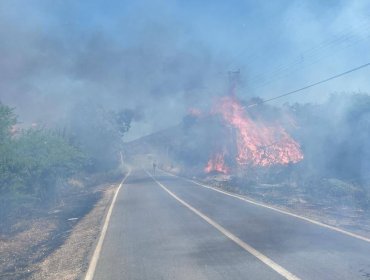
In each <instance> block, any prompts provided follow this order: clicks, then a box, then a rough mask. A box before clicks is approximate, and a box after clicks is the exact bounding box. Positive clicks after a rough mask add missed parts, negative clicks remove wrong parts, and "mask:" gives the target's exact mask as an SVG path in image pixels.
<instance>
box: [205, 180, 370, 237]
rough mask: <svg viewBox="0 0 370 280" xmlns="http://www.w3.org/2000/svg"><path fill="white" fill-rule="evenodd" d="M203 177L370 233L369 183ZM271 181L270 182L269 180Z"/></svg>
mask: <svg viewBox="0 0 370 280" xmlns="http://www.w3.org/2000/svg"><path fill="white" fill-rule="evenodd" d="M199 179H200V180H201V181H203V182H205V183H207V184H211V185H213V186H214V187H217V188H220V189H223V190H226V191H229V192H233V193H237V194H241V195H246V196H248V197H249V198H251V199H254V200H255V201H260V202H263V203H265V204H268V205H273V206H275V207H278V208H283V209H287V210H289V211H293V212H295V213H297V214H301V215H303V216H308V217H311V218H313V219H316V220H319V221H321V222H324V223H327V224H330V225H333V226H339V227H342V228H345V229H347V230H351V231H355V232H358V233H360V234H363V235H366V236H370V193H369V191H368V190H369V186H368V185H367V184H366V185H359V184H353V183H349V182H344V181H341V180H339V179H334V178H329V179H328V178H310V179H307V180H290V181H280V182H279V181H277V182H276V181H274V183H272V182H271V181H270V180H265V182H263V181H264V180H253V179H252V180H251V179H249V178H248V177H244V176H222V175H220V174H210V175H209V176H206V177H199ZM266 181H270V182H266Z"/></svg>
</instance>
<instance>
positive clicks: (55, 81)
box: [0, 0, 370, 139]
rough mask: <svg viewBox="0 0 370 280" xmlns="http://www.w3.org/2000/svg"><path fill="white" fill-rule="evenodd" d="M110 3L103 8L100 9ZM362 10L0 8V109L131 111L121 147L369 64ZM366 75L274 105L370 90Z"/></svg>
mask: <svg viewBox="0 0 370 280" xmlns="http://www.w3.org/2000/svg"><path fill="white" fill-rule="evenodd" d="M107 2H109V3H107ZM369 46H370V2H369V1H367V0H359V1H329V0H327V1H319V0H317V1H315V0H311V1H308V0H307V1H284V0H281V1H193V0H190V1H189V0H188V1H156V0H151V1H149V0H147V1H96V0H95V1H94V0H89V1H76V0H72V1H68V0H63V1H62V0H60V1H59V0H49V1H45V0H44V1H41V0H40V1H34V0H24V1H18V0H2V1H0V51H1V57H0V100H1V101H2V102H4V103H6V104H10V105H12V106H16V107H17V113H18V114H19V115H20V117H21V119H22V120H23V121H29V122H32V121H38V122H40V121H41V122H43V121H44V122H50V121H58V120H59V119H61V118H63V117H65V116H66V115H68V113H69V110H71V108H73V106H74V104H76V103H79V102H95V103H98V104H102V105H103V106H104V107H106V108H112V109H121V108H135V109H137V110H140V111H142V114H143V115H144V118H143V120H142V121H141V122H139V123H136V124H134V125H133V129H132V131H131V132H130V134H129V135H128V137H127V139H133V138H135V137H138V136H141V135H144V134H147V133H149V132H151V131H155V130H158V129H162V128H165V127H167V126H169V125H173V124H176V123H177V122H178V121H179V120H181V118H182V116H183V115H184V113H185V112H186V111H187V109H188V108H189V107H197V106H199V107H204V106H206V105H207V104H209V103H211V102H212V100H214V99H215V97H216V96H218V95H221V94H224V93H225V91H226V87H227V71H229V70H236V69H240V70H241V79H242V84H241V86H240V89H239V91H238V95H239V96H240V97H242V98H248V97H251V96H260V97H262V98H267V97H271V96H275V95H279V94H281V93H284V92H287V91H290V90H294V89H296V88H299V87H302V86H305V85H306V84H309V83H311V82H316V81H318V80H320V79H324V78H327V77H329V76H331V75H334V74H337V73H340V72H343V71H345V70H348V69H350V68H353V67H356V66H358V65H360V64H363V63H366V62H370V52H369V50H370V48H369ZM369 74H370V68H369V69H363V70H361V71H359V72H356V73H353V74H351V75H349V76H347V77H346V78H342V79H339V80H336V81H332V82H330V83H327V84H325V85H322V86H319V87H315V88H313V89H311V90H308V91H305V92H304V93H302V94H300V95H296V96H292V97H290V98H289V99H284V100H281V101H280V102H286V101H290V102H296V101H297V102H306V101H310V102H321V101H323V100H325V98H326V97H327V96H328V95H329V94H330V93H331V92H342V91H348V92H351V91H365V92H370V86H369V78H368V77H369Z"/></svg>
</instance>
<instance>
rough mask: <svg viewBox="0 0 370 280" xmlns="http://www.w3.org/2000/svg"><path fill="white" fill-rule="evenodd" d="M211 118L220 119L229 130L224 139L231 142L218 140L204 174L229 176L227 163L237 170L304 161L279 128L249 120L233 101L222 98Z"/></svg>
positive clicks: (291, 140) (296, 143)
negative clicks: (211, 173)
mask: <svg viewBox="0 0 370 280" xmlns="http://www.w3.org/2000/svg"><path fill="white" fill-rule="evenodd" d="M212 114H213V115H219V116H221V119H222V122H223V124H224V125H225V126H226V127H228V128H229V129H228V130H227V131H228V132H229V135H228V137H227V138H229V139H232V141H223V140H219V141H220V142H221V144H220V146H221V149H220V148H219V149H218V150H216V151H214V152H213V154H212V155H211V157H210V159H209V161H208V163H207V165H206V167H205V169H204V171H205V172H206V173H209V172H212V171H216V172H220V173H228V172H229V170H230V168H229V167H228V166H227V163H229V164H231V165H237V166H239V167H247V166H260V167H271V166H275V165H287V164H289V163H297V162H299V161H301V160H302V159H303V154H302V151H301V149H300V145H299V144H298V142H296V141H295V140H294V139H293V138H292V137H291V136H290V135H289V134H288V133H287V131H286V130H285V129H284V128H283V127H282V126H281V125H279V124H278V123H269V124H268V123H266V122H265V121H263V120H259V119H252V117H251V116H250V114H249V113H248V112H247V111H246V109H245V107H243V106H242V104H241V102H240V101H239V100H238V99H237V98H236V97H233V96H226V97H223V98H221V99H220V100H219V102H218V103H217V105H216V107H215V108H214V109H213V111H212ZM234 146H236V149H235V148H234Z"/></svg>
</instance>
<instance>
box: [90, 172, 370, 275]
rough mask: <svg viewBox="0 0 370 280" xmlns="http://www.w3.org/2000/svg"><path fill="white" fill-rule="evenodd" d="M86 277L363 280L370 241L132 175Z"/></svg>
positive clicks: (176, 182)
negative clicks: (93, 272) (91, 270)
mask: <svg viewBox="0 0 370 280" xmlns="http://www.w3.org/2000/svg"><path fill="white" fill-rule="evenodd" d="M158 173H159V174H158ZM94 279H95V280H98V279H129V280H131V279H200V280H201V279H213V280H217V279H336V280H338V279H370V242H367V241H364V240H360V239H357V238H355V237H352V236H348V235H345V234H343V233H341V232H337V231H334V230H332V229H328V228H325V227H322V226H319V225H316V224H313V223H311V222H308V221H305V220H302V219H299V218H296V217H292V216H289V215H286V214H283V213H279V212H277V211H274V210H271V209H267V208H264V207H261V206H258V205H254V204H251V203H248V202H245V201H242V200H240V199H237V198H235V197H231V196H228V195H225V194H223V193H219V192H216V191H214V190H212V189H208V188H204V187H201V186H199V185H196V184H194V183H192V182H188V181H186V180H184V179H181V178H176V177H173V176H168V175H166V174H164V173H161V172H157V175H156V176H155V180H154V179H153V178H152V177H150V176H149V175H148V174H147V173H146V172H144V171H142V170H137V171H133V172H132V174H131V175H130V176H129V178H128V179H127V181H126V183H125V184H124V185H123V187H122V188H121V190H120V192H119V194H118V197H117V200H116V203H115V206H114V208H113V212H112V216H111V219H110V223H109V227H108V230H107V233H106V236H105V239H104V242H103V246H102V250H101V253H100V255H99V259H98V262H97V266H96V268H95V274H94Z"/></svg>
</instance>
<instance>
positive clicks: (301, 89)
mask: <svg viewBox="0 0 370 280" xmlns="http://www.w3.org/2000/svg"><path fill="white" fill-rule="evenodd" d="M368 66H370V62H368V63H365V64H362V65H360V66H357V67H355V68H352V69H350V70H347V71H345V72H343V73H340V74H337V75H334V76H332V77H330V78H327V79H324V80H321V81H319V82H316V83H313V84H310V85H307V86H304V87H302V88H299V89H296V90H293V91H289V92H287V93H284V94H281V95H278V96H275V97H272V98H269V99H265V100H262V101H261V102H258V103H254V104H251V105H248V106H247V108H250V107H254V106H257V105H260V104H263V103H266V102H270V101H273V100H276V99H279V98H282V97H285V96H288V95H291V94H294V93H298V92H300V91H303V90H306V89H309V88H312V87H314V86H317V85H319V84H323V83H326V82H328V81H331V80H334V79H337V78H339V77H342V76H345V75H347V74H350V73H352V72H355V71H357V70H360V69H362V68H365V67H368Z"/></svg>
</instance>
